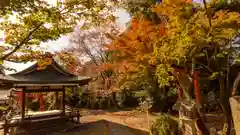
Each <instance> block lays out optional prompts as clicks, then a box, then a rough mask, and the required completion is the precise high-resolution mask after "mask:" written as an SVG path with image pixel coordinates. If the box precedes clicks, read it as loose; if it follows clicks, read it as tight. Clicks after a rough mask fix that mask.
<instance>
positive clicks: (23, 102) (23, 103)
mask: <svg viewBox="0 0 240 135" xmlns="http://www.w3.org/2000/svg"><path fill="white" fill-rule="evenodd" d="M25 97H26V93H25V91H24V89H22V101H21V102H22V108H21V116H22V121H23V120H24V117H25Z"/></svg>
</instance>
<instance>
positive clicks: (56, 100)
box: [55, 91, 59, 110]
mask: <svg viewBox="0 0 240 135" xmlns="http://www.w3.org/2000/svg"><path fill="white" fill-rule="evenodd" d="M55 98H56V99H55V108H56V109H57V110H58V109H59V107H58V92H57V91H56V92H55Z"/></svg>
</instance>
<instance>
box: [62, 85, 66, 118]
mask: <svg viewBox="0 0 240 135" xmlns="http://www.w3.org/2000/svg"><path fill="white" fill-rule="evenodd" d="M62 110H63V114H65V88H63V91H62Z"/></svg>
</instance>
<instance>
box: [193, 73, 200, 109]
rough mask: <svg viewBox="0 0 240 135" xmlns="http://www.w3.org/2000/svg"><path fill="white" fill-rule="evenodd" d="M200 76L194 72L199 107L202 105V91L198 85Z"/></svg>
mask: <svg viewBox="0 0 240 135" xmlns="http://www.w3.org/2000/svg"><path fill="white" fill-rule="evenodd" d="M198 74H199V72H194V87H195V94H196V103H197V105H198V106H200V105H201V100H200V98H201V97H200V89H199V83H198Z"/></svg>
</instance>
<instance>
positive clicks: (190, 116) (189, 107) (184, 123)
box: [173, 100, 198, 135]
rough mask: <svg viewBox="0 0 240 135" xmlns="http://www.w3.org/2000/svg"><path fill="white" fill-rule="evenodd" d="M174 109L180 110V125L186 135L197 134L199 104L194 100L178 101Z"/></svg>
mask: <svg viewBox="0 0 240 135" xmlns="http://www.w3.org/2000/svg"><path fill="white" fill-rule="evenodd" d="M173 109H175V110H178V111H179V121H180V122H179V125H180V129H181V130H182V132H183V133H184V135H197V132H198V127H197V119H198V117H197V106H196V103H195V102H194V101H191V100H189V101H187V100H183V101H178V102H177V103H176V104H175V105H174V106H173Z"/></svg>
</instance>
